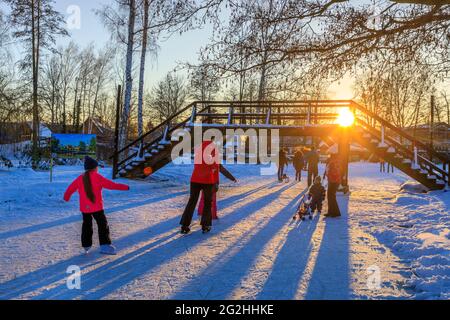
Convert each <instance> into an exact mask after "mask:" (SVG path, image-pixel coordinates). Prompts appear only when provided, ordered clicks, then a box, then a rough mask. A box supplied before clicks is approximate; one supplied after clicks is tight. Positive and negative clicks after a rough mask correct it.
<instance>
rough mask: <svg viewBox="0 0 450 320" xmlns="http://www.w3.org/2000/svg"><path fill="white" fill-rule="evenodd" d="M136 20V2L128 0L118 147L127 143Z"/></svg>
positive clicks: (122, 146)
mask: <svg viewBox="0 0 450 320" xmlns="http://www.w3.org/2000/svg"><path fill="white" fill-rule="evenodd" d="M135 20H136V2H135V0H130V14H129V18H128V44H127V61H126V68H125V99H124V105H123V111H122V117H121V118H122V119H121V126H120V131H119V149H122V148H124V147H125V145H126V143H127V133H128V120H129V117H130V105H131V94H132V89H133V76H132V68H133V47H134V24H135Z"/></svg>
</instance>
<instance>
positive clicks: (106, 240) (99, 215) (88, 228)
mask: <svg viewBox="0 0 450 320" xmlns="http://www.w3.org/2000/svg"><path fill="white" fill-rule="evenodd" d="M92 217H94V219H95V221H96V222H97V227H98V239H99V241H100V245H101V246H102V245H105V244H111V238H110V236H109V226H108V220H106V216H105V212H104V211H103V210H102V211H99V212H95V213H83V228H82V230H81V244H82V246H83V248H89V247H92V235H93V233H94V231H93V229H92Z"/></svg>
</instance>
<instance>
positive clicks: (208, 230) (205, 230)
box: [202, 227, 211, 234]
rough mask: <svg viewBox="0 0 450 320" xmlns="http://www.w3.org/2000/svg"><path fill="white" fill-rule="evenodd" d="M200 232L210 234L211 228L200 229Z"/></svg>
mask: <svg viewBox="0 0 450 320" xmlns="http://www.w3.org/2000/svg"><path fill="white" fill-rule="evenodd" d="M202 231H203V233H204V234H205V233H210V232H211V227H202Z"/></svg>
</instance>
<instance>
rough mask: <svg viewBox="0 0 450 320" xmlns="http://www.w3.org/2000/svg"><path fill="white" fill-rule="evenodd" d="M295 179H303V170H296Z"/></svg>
mask: <svg viewBox="0 0 450 320" xmlns="http://www.w3.org/2000/svg"><path fill="white" fill-rule="evenodd" d="M295 180H296V181H302V170H298V171H296V172H295Z"/></svg>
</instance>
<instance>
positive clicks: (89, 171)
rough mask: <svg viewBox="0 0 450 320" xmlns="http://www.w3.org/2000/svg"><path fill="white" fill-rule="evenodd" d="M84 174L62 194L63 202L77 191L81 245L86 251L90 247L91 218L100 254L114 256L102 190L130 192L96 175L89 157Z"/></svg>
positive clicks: (94, 163) (95, 169) (95, 164)
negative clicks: (81, 219) (94, 225)
mask: <svg viewBox="0 0 450 320" xmlns="http://www.w3.org/2000/svg"><path fill="white" fill-rule="evenodd" d="M84 169H85V170H86V172H85V173H84V174H82V175H81V176H79V177H78V178H76V179H75V180H74V181H73V182H72V183H71V184H70V186H69V187H68V188H67V190H66V192H65V193H64V200H65V201H66V202H68V201H69V200H70V197H71V196H72V195H73V194H74V193H75V192H76V191H78V194H79V196H80V211H81V213H82V214H83V227H82V231H81V244H82V246H83V248H84V250H85V251H86V253H88V252H89V250H90V249H91V247H92V234H93V230H92V217H93V218H94V219H95V221H96V222H97V226H98V236H99V240H100V248H101V251H100V252H101V253H103V254H110V255H115V254H116V249H115V248H114V246H112V244H111V238H110V236H109V226H108V221H107V220H106V216H105V212H104V210H103V197H102V189H108V190H123V191H127V190H130V187H129V186H127V185H125V184H120V183H114V182H112V181H110V180H108V179H106V178H105V177H103V176H102V175H100V174H99V173H98V163H97V161H95V160H94V159H92V158H90V157H86V158H85V160H84Z"/></svg>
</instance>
